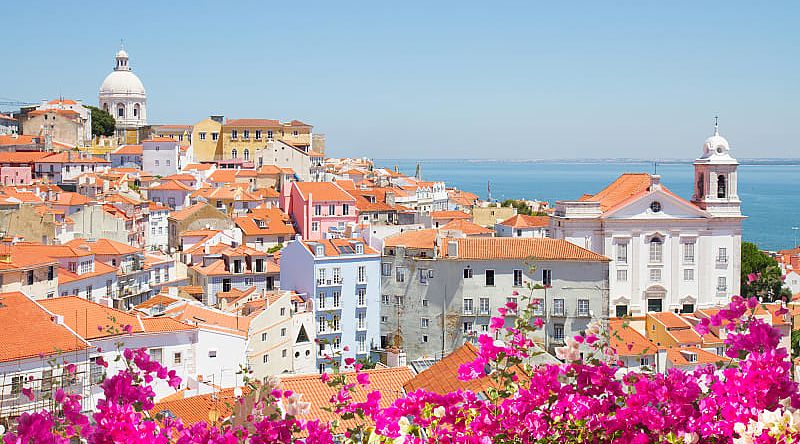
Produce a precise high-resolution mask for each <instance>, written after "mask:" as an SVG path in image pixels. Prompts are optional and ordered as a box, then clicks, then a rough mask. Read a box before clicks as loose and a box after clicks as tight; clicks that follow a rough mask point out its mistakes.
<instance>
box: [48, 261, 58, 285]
mask: <svg viewBox="0 0 800 444" xmlns="http://www.w3.org/2000/svg"><path fill="white" fill-rule="evenodd" d="M55 277H56V267H54V266H52V265H50V266H49V267H47V280H48V281H52V280H53V279H54V278H55Z"/></svg>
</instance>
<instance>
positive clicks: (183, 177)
mask: <svg viewBox="0 0 800 444" xmlns="http://www.w3.org/2000/svg"><path fill="white" fill-rule="evenodd" d="M162 179H164V180H177V181H187V182H197V178H196V177H194V176H192V175H191V174H189V173H178V174H170V175H169V176H164V177H162Z"/></svg>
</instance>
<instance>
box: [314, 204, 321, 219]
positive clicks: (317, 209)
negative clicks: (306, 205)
mask: <svg viewBox="0 0 800 444" xmlns="http://www.w3.org/2000/svg"><path fill="white" fill-rule="evenodd" d="M314 216H322V205H314Z"/></svg>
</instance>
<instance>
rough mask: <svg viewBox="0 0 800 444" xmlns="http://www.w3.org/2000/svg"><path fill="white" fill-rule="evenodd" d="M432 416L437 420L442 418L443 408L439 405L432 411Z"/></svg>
mask: <svg viewBox="0 0 800 444" xmlns="http://www.w3.org/2000/svg"><path fill="white" fill-rule="evenodd" d="M433 416H435V417H437V418H441V417H443V416H444V406H441V405H440V406H439V407H436V408H435V409H433Z"/></svg>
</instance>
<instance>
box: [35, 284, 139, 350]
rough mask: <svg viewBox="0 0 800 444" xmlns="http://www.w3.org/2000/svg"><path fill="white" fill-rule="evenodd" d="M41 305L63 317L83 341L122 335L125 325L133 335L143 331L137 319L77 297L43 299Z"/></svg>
mask: <svg viewBox="0 0 800 444" xmlns="http://www.w3.org/2000/svg"><path fill="white" fill-rule="evenodd" d="M59 277H60V276H59ZM41 304H42V305H43V306H44V307H45V308H46V309H47V310H49V311H51V312H53V313H56V314H59V315H61V316H63V317H64V322H65V323H66V324H67V325H68V326H69V328H71V329H72V330H73V331H75V332H76V333H77V334H79V335H80V336H81V337H83V338H85V339H90V340H91V339H97V338H106V337H110V336H117V335H120V334H123V332H122V327H124V326H125V325H130V326H131V331H132V332H133V333H141V332H142V331H143V330H142V325H141V324H140V323H139V318H138V317H136V316H134V315H132V314H129V313H126V312H124V311H121V310H117V309H115V308H111V307H107V306H105V305H100V304H98V303H96V302H92V301H88V300H86V299H83V298H80V297H77V296H64V297H59V298H53V299H44V300H42V301H41ZM111 318H114V320H113V321H112V320H111ZM101 327H102V328H101ZM108 328H115V329H116V330H117V331H116V332H109V331H107V329H108Z"/></svg>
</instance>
